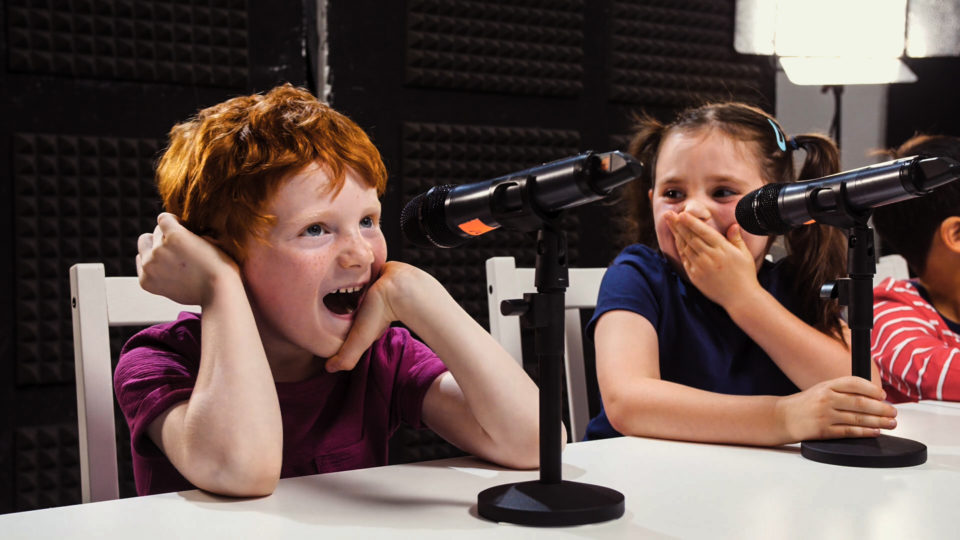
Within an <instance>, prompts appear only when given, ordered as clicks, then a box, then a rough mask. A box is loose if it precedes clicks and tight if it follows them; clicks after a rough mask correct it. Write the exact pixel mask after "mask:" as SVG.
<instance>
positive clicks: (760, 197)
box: [736, 184, 791, 235]
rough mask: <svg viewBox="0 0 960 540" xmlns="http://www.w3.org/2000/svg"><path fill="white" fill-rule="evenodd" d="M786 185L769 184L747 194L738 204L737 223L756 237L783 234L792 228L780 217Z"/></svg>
mask: <svg viewBox="0 0 960 540" xmlns="http://www.w3.org/2000/svg"><path fill="white" fill-rule="evenodd" d="M784 186H785V184H767V185H765V186H763V187H762V188H760V189H758V190H756V191H752V192H750V193H748V194H746V195H745V196H744V197H743V198H742V199H740V202H739V203H737V209H736V217H737V223H739V224H740V226H741V227H743V229H744V230H745V231H747V232H748V233H751V234H756V235H768V234H783V233H785V232H787V231H789V230H790V228H791V227H790V226H789V225H788V224H787V223H785V222H784V221H783V219H782V218H781V217H780V208H779V199H780V191H781V190H783V188H784Z"/></svg>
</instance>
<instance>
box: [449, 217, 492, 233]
mask: <svg viewBox="0 0 960 540" xmlns="http://www.w3.org/2000/svg"><path fill="white" fill-rule="evenodd" d="M458 227H460V230H461V231H463V232H465V233H467V234H469V235H470V236H480V235H481V234H483V233H488V232H490V231H492V230H494V229H496V227H491V226H489V225H487V224H486V223H484V222H482V221H480V219H479V218H476V219H471V220H470V221H468V222H466V223H461V224H460V225H458Z"/></svg>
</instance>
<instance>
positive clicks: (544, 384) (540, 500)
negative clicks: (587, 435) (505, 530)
mask: <svg viewBox="0 0 960 540" xmlns="http://www.w3.org/2000/svg"><path fill="white" fill-rule="evenodd" d="M534 284H535V285H536V287H537V292H536V293H527V294H524V295H523V300H507V301H505V302H504V303H503V304H502V305H501V312H502V313H503V314H504V315H520V320H521V323H522V324H523V325H524V326H525V327H530V328H533V330H534V350H535V351H536V355H537V362H538V363H539V366H540V480H535V481H529V482H518V483H514V484H503V485H500V486H495V487H492V488H489V489H486V490H484V491H482V492H480V494H479V495H478V496H477V501H478V508H477V510H478V512H479V514H480V515H481V516H483V517H485V518H487V519H489V520H492V521H505V522H509V523H517V524H520V525H533V526H540V527H543V526H565V525H583V524H587V523H597V522H600V521H608V520H611V519H616V518H618V517H620V516H622V515H623V512H624V498H623V494H622V493H620V492H618V491H615V490H612V489H609V488H605V487H601V486H595V485H592V484H583V483H579V482H569V481H565V480H563V479H562V473H561V464H560V449H561V444H562V441H561V440H560V435H561V430H560V425H561V416H560V409H561V393H562V380H561V373H562V371H561V370H562V369H563V334H564V332H563V329H564V320H563V319H564V317H563V311H564V294H565V291H566V289H567V284H568V273H567V242H566V237H565V235H564V234H563V231H561V230H559V228H558V227H556V226H555V222H551V221H546V220H545V221H544V222H543V224H542V226H541V228H540V231H539V234H538V236H537V262H536V274H535V277H534Z"/></svg>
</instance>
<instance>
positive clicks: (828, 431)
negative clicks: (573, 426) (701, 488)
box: [587, 103, 896, 446]
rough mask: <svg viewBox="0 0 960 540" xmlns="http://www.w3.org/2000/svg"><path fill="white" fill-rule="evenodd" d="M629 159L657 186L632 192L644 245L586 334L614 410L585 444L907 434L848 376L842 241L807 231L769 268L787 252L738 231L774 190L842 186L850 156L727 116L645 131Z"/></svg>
mask: <svg viewBox="0 0 960 540" xmlns="http://www.w3.org/2000/svg"><path fill="white" fill-rule="evenodd" d="M629 150H630V152H631V153H632V154H633V155H634V156H635V157H637V158H638V159H640V160H641V161H643V163H644V164H645V167H644V176H643V177H642V178H641V180H640V181H638V182H634V183H633V184H631V185H630V186H629V187H628V188H627V191H626V192H625V193H624V198H625V200H626V202H627V203H628V205H629V209H628V214H629V219H628V226H627V227H626V229H625V231H626V234H627V236H628V238H629V240H630V242H631V244H632V245H630V246H628V247H627V248H625V249H624V250H623V251H622V252H621V253H620V255H619V256H618V257H617V258H616V260H615V261H614V262H613V264H612V265H611V266H610V268H609V270H608V271H607V273H606V275H605V277H604V280H603V285H602V286H601V290H600V294H599V298H598V301H597V308H596V310H595V314H594V316H593V319H592V320H591V321H590V323H589V325H588V332H589V333H590V334H591V335H592V337H593V340H594V343H595V345H596V361H597V377H598V381H599V385H600V393H601V396H602V400H603V411H602V412H601V413H600V415H598V416H597V417H596V418H594V419H593V420H592V421H591V422H590V425H589V427H588V429H587V438H588V439H598V438H606V437H613V436H617V435H620V434H623V435H639V436H646V437H657V438H664V439H678V440H688V441H701V442H715V443H735V444H749V445H771V446H772V445H780V444H787V443H792V442H797V441H801V440H806V439H822V438H839V437H874V436H877V435H878V434H879V433H880V430H881V429H891V428H893V427H895V426H896V419H895V416H896V409H894V408H893V407H892V406H891V405H889V404H887V403H884V401H883V399H884V398H885V395H884V392H883V390H882V389H881V388H880V386H879V385H878V384H874V383H871V382H870V381H867V380H864V379H862V378H859V377H854V376H851V375H850V352H849V348H848V343H849V330H848V328H847V326H846V324H845V323H844V321H843V320H842V319H841V318H840V308H839V306H838V305H837V304H836V302H835V301H826V300H822V299H821V298H820V295H819V290H820V286H821V285H823V284H824V283H825V282H827V281H830V280H833V279H836V278H837V277H839V276H840V275H841V273H842V272H843V270H844V263H845V239H844V236H843V233H842V231H840V230H838V229H835V228H831V227H826V226H820V225H816V224H814V225H808V226H805V227H802V228H799V229H796V230H794V231H792V232H791V233H789V234H787V235H786V236H785V238H784V243H785V245H786V249H787V255H786V257H784V258H782V259H781V260H779V261H777V262H771V261H769V260H767V259H766V255H767V253H768V252H769V250H770V248H771V246H772V245H773V243H774V242H775V240H776V237H773V236H769V237H768V236H755V235H752V234H750V233H747V232H745V231H743V230H741V228H740V226H739V225H738V224H737V222H736V219H735V217H734V211H735V208H736V206H737V202H738V201H739V200H740V199H741V198H742V197H743V196H744V195H746V194H747V193H749V192H751V191H753V190H755V189H758V188H760V187H761V186H763V185H764V184H766V183H770V182H793V181H796V180H803V179H812V178H817V177H821V176H825V175H828V174H832V173H835V172H837V171H838V168H839V152H838V150H837V147H836V145H835V144H834V143H833V142H832V141H831V140H830V139H828V138H826V137H823V136H820V135H814V134H808V135H797V136H793V137H788V136H786V135H785V134H784V131H783V130H782V128H781V127H780V125H779V123H778V122H777V121H776V120H775V119H774V118H772V117H771V116H770V115H768V114H766V113H764V112H763V111H761V110H760V109H757V108H754V107H752V106H749V105H745V104H741V103H720V104H711V105H706V106H702V107H698V108H695V109H690V110H687V111H685V112H683V113H681V114H680V115H679V116H678V117H677V118H676V120H674V121H673V122H671V123H669V124H663V123H660V122H658V121H656V120H654V119H652V118H649V117H644V118H642V119H640V120H639V122H638V126H637V131H636V134H635V136H634V138H633V140H632V141H631V143H630V148H629ZM798 152H799V153H801V154H802V166H801V167H800V171H799V173H797V172H795V167H794V156H795V155H796V154H797V153H798ZM873 380H874V381H879V378H878V377H876V375H874V377H873Z"/></svg>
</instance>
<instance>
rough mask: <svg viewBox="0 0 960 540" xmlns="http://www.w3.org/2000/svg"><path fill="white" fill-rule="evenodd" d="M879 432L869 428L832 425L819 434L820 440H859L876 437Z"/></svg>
mask: <svg viewBox="0 0 960 540" xmlns="http://www.w3.org/2000/svg"><path fill="white" fill-rule="evenodd" d="M879 435H880V430H879V429H877V428H871V427H862V426H849V425H834V426H830V427H828V428H827V429H825V430H824V431H823V433H822V434H821V437H820V438H822V439H861V438H865V437H877V436H879Z"/></svg>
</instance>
